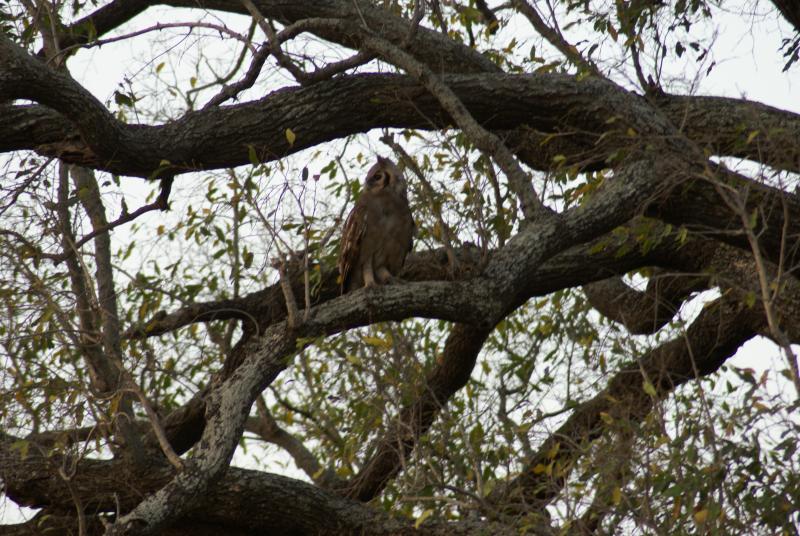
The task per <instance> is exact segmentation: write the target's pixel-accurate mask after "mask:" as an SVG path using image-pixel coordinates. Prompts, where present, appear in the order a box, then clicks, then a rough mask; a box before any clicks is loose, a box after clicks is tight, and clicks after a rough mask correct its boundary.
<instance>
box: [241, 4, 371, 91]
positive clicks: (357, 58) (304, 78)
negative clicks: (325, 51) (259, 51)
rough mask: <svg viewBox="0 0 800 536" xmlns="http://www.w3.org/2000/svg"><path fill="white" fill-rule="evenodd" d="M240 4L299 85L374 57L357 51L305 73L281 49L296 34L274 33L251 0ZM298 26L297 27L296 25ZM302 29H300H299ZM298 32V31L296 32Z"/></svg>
mask: <svg viewBox="0 0 800 536" xmlns="http://www.w3.org/2000/svg"><path fill="white" fill-rule="evenodd" d="M241 2H242V5H244V7H245V8H246V9H247V11H248V12H249V13H250V15H251V16H252V17H253V19H254V20H255V21H256V22H257V23H258V26H259V27H260V28H261V30H262V31H263V32H264V34H265V35H266V36H267V44H268V49H269V52H270V53H271V54H272V56H273V57H274V58H275V60H276V61H277V62H278V65H280V66H281V67H283V68H284V69H286V70H287V71H289V73H290V74H291V75H292V76H293V77H294V79H295V80H297V81H298V82H299V83H300V84H301V85H304V86H305V85H311V84H314V83H316V82H320V81H322V80H325V79H327V78H330V77H331V76H333V75H334V74H337V73H340V72H343V71H346V70H347V69H351V68H353V67H357V66H359V65H363V64H364V63H367V62H368V61H371V60H372V59H374V58H375V55H374V54H371V53H368V52H358V53H357V54H355V55H354V56H351V57H350V58H347V59H344V60H342V61H338V62H335V63H331V64H329V65H326V66H325V67H323V68H321V69H317V70H315V71H314V72H311V73H307V72H306V71H304V70H303V69H301V68H300V67H299V66H298V65H297V64H296V63H295V62H294V61H292V59H291V58H289V56H287V55H286V54H285V53H284V52H283V50H282V49H281V43H283V42H285V41H286V40H287V39H289V38H290V37H293V36H294V35H296V34H295V33H293V31H292V32H286V33H284V32H281V33H280V34H276V33H275V30H274V29H273V28H272V26H270V24H269V22H267V20H266V19H265V18H264V15H262V14H261V12H260V11H259V10H258V8H257V7H256V6H255V4H253V2H252V1H251V0H241ZM298 28H299V27H298ZM300 31H302V30H300ZM298 33H299V32H298Z"/></svg>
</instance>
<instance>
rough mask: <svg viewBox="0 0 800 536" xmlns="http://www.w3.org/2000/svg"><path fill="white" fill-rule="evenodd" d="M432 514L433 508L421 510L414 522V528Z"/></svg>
mask: <svg viewBox="0 0 800 536" xmlns="http://www.w3.org/2000/svg"><path fill="white" fill-rule="evenodd" d="M432 515H433V510H431V509H430V508H428V509H427V510H425V511H424V512H422V514H420V516H419V517H418V518H417V520H416V521H415V522H414V528H415V529H418V528H419V526H420V525H422V524H423V523H424V522H425V520H426V519H428V518H429V517H431V516H432Z"/></svg>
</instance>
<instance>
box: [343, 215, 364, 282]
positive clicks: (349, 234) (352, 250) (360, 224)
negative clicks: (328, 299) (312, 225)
mask: <svg viewBox="0 0 800 536" xmlns="http://www.w3.org/2000/svg"><path fill="white" fill-rule="evenodd" d="M367 212H368V211H367V207H366V205H365V204H364V203H357V204H356V206H355V207H354V208H353V210H352V211H350V215H349V216H347V220H346V221H345V222H344V229H343V230H342V241H341V244H340V245H339V252H340V253H339V263H338V265H339V284H340V286H339V290H340V293H341V294H344V289H345V288H347V280H348V279H349V278H350V275H351V272H352V271H353V266H355V264H356V263H357V262H358V255H359V252H360V250H361V240H362V239H363V238H364V234H365V233H366V230H367Z"/></svg>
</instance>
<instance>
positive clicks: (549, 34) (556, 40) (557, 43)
mask: <svg viewBox="0 0 800 536" xmlns="http://www.w3.org/2000/svg"><path fill="white" fill-rule="evenodd" d="M513 4H514V7H515V8H516V9H517V11H519V12H520V13H522V14H523V15H524V16H525V18H527V19H528V21H529V22H530V23H531V26H533V28H534V29H535V30H536V31H537V32H539V34H540V35H541V36H542V37H544V38H545V39H547V41H548V42H549V43H550V44H551V45H553V46H554V47H556V48H557V49H558V51H559V52H561V53H562V54H563V55H564V56H565V57H566V58H567V59H568V60H569V61H570V62H572V63H573V64H575V65H576V66H578V67H579V68H581V69H583V70H585V71H588V72H590V73H592V74H593V75H595V76H599V77H603V75H602V74H601V73H600V70H599V69H598V68H597V66H596V65H595V64H594V63H593V62H592V61H591V60H587V59H585V58H584V57H583V56H581V53H580V52H578V49H577V48H575V45H572V44H570V43H569V42H567V40H566V39H565V38H564V36H563V35H562V34H561V32H560V31H558V30H557V29H554V28H551V27H550V26H548V25H547V23H546V22H545V21H544V19H542V17H541V16H540V15H539V12H538V11H536V8H535V7H533V6H532V5H530V4H529V3H528V2H527V0H514V2H513Z"/></svg>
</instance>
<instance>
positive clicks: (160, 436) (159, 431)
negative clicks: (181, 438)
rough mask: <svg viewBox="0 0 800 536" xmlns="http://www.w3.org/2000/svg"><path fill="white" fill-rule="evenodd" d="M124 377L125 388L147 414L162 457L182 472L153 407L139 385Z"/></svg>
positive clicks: (181, 466) (180, 464) (179, 462)
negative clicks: (133, 395) (131, 392)
mask: <svg viewBox="0 0 800 536" xmlns="http://www.w3.org/2000/svg"><path fill="white" fill-rule="evenodd" d="M126 376H127V380H128V381H127V384H128V385H127V387H128V389H130V390H131V391H133V393H134V394H136V397H137V398H138V399H139V403H140V404H141V405H142V407H143V408H144V412H145V413H146V414H147V419H148V420H149V421H150V426H151V427H152V428H153V432H154V433H155V435H156V439H157V440H158V444H159V446H160V447H161V451H162V452H163V453H164V456H166V457H167V460H169V463H171V464H172V466H173V467H175V469H176V470H178V471H181V470H183V462H182V461H181V459H180V457H179V456H178V455H177V454H176V453H175V451H174V450H173V448H172V445H171V444H170V442H169V439H167V434H166V432H165V431H164V427H163V426H162V425H161V421H160V420H159V418H158V414H157V413H156V412H155V410H154V409H153V405H152V404H150V401H149V400H148V399H147V397H146V396H145V394H144V391H142V389H141V388H140V387H139V385H138V384H137V383H136V382H134V381H133V379H132V378H131V377H130V374H128V373H127V372H126Z"/></svg>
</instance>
